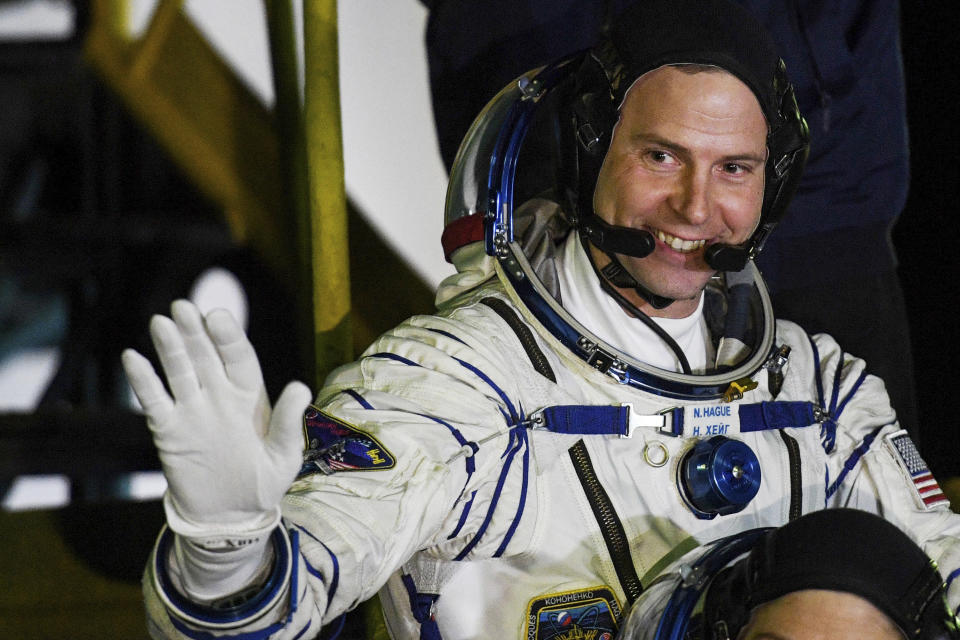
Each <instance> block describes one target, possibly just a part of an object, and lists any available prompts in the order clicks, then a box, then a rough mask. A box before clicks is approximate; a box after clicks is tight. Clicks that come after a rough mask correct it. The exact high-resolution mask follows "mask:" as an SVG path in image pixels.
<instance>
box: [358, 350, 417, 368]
mask: <svg viewBox="0 0 960 640" xmlns="http://www.w3.org/2000/svg"><path fill="white" fill-rule="evenodd" d="M367 357H368V358H386V359H387V360H396V361H397V362H401V363H403V364H406V365H410V366H411V367H419V366H420V364H419V363H417V362H414V361H413V360H408V359H407V358H404V357H403V356H398V355H397V354H395V353H390V352H388V351H380V352H379V353H373V354H370V355H369V356H367Z"/></svg>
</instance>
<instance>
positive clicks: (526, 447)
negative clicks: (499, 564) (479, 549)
mask: <svg viewBox="0 0 960 640" xmlns="http://www.w3.org/2000/svg"><path fill="white" fill-rule="evenodd" d="M516 432H517V434H518V436H519V438H520V440H521V441H522V442H523V484H522V485H521V487H520V501H519V503H518V504H517V513H516V514H515V515H514V516H513V522H512V523H510V528H509V529H507V533H506V535H504V536H503V541H502V542H501V543H500V546H499V547H498V548H497V551H496V552H495V553H494V554H493V557H494V558H499V557H500V556H502V555H503V552H504V551H506V549H507V545H508V544H510V540H512V539H513V534H514V533H516V531H517V526H519V524H520V518H522V517H523V509H524V507H525V506H526V502H527V482H528V480H529V477H530V443H529V441H528V440H527V431H526V429H523V428H522V427H521V428H519V429H516Z"/></svg>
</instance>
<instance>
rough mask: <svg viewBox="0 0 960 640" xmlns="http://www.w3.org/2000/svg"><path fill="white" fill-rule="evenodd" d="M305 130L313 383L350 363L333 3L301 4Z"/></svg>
mask: <svg viewBox="0 0 960 640" xmlns="http://www.w3.org/2000/svg"><path fill="white" fill-rule="evenodd" d="M303 9H304V11H303V13H304V66H305V87H304V125H305V138H306V144H307V148H306V153H307V176H308V180H307V181H308V188H309V203H310V214H309V216H310V235H309V237H310V242H311V247H312V251H311V257H312V266H313V268H312V279H313V287H312V291H313V318H314V331H315V337H316V340H315V343H314V344H315V353H316V356H317V384H318V385H319V384H321V383H322V380H323V378H325V377H326V374H327V373H329V372H330V371H331V370H332V369H333V368H334V367H336V366H339V365H340V364H343V363H344V362H347V361H349V360H350V359H351V358H352V340H351V333H350V267H349V251H348V245H347V203H346V191H345V186H344V177H343V139H342V133H341V127H340V84H339V72H338V54H337V3H336V0H304V4H303Z"/></svg>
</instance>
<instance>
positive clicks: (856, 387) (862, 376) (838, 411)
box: [831, 371, 867, 419]
mask: <svg viewBox="0 0 960 640" xmlns="http://www.w3.org/2000/svg"><path fill="white" fill-rule="evenodd" d="M866 379H867V372H866V371H864V372H863V373H861V374H860V377H859V378H857V381H856V382H855V383H853V388H852V389H850V393H848V394H847V397H845V398H844V399H843V402H841V403H840V406H839V407H837V408H836V413H833V411H831V413H833V417H834V419H836V418H839V417H840V414H841V413H843V410H844V408H846V406H847V403H848V402H850V399H851V398H853V395H854V394H855V393H856V392H857V391H859V390H860V385H862V384H863V381H864V380H866Z"/></svg>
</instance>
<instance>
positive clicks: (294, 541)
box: [168, 528, 310, 640]
mask: <svg viewBox="0 0 960 640" xmlns="http://www.w3.org/2000/svg"><path fill="white" fill-rule="evenodd" d="M278 530H279V528H278ZM281 535H282V534H281ZM299 541H300V540H299V537H298V536H297V532H296V531H293V530H291V531H290V547H291V555H292V557H293V558H296V557H297V555H298V554H299V552H300V544H299ZM297 573H298V572H297V568H296V566H294V567H293V571H292V572H291V574H290V604H289V607H288V612H287V616H286V619H284V620H281V621H279V622H275V623H273V624H272V625H270V626H268V627H265V628H263V629H259V630H257V631H248V632H244V633H235V634H218V635H213V634H212V633H210V632H208V631H200V630H197V629H193V628H191V627H189V626H187V624H186V623H185V622H183V621H182V620H180V619H179V618H177V617H176V616H174V615H173V614H172V613H168V617H169V618H170V622H171V623H172V624H173V626H174V627H175V628H176V629H177V631H179V632H180V633H182V634H183V635H185V636H188V637H190V638H194V639H195V640H216V639H217V638H227V640H264V639H265V638H268V637H269V636H271V635H272V634H274V633H276V632H277V631H279V630H281V629H283V627H285V626H286V625H287V624H289V623H290V621H291V620H293V614H295V613H296V612H297V605H298V601H297ZM169 595H170V594H168V597H169ZM251 619H252V618H251ZM307 626H310V623H309V622H308V623H307Z"/></svg>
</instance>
